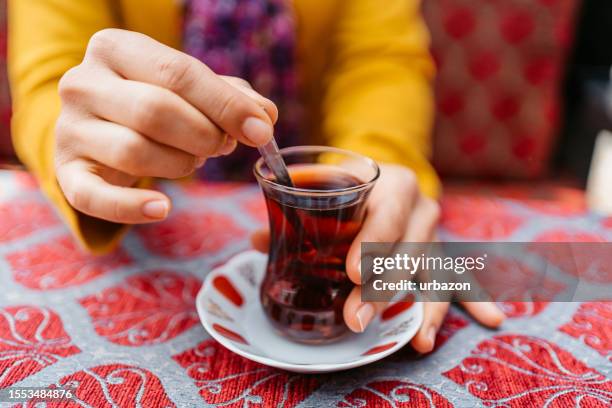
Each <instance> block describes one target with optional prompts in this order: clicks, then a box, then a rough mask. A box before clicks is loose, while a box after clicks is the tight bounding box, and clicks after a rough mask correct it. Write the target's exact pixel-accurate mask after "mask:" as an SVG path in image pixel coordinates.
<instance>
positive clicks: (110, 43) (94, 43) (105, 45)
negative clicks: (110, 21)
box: [87, 28, 121, 58]
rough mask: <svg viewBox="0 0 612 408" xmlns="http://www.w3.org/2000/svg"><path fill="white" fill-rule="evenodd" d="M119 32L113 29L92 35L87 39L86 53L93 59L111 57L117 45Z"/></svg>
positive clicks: (106, 29)
mask: <svg viewBox="0 0 612 408" xmlns="http://www.w3.org/2000/svg"><path fill="white" fill-rule="evenodd" d="M120 31H121V30H118V29H115V28H105V29H103V30H100V31H98V32H96V33H94V35H92V36H91V38H90V39H89V44H88V45H87V53H88V54H90V55H92V56H94V57H102V58H106V57H107V56H108V55H111V54H112V53H113V51H114V49H115V48H116V47H117V46H118V44H119V33H120Z"/></svg>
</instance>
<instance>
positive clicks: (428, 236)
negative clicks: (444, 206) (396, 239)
mask: <svg viewBox="0 0 612 408" xmlns="http://www.w3.org/2000/svg"><path fill="white" fill-rule="evenodd" d="M439 221H440V205H439V204H438V203H437V202H436V201H434V200H432V199H430V198H427V197H424V196H420V197H419V199H418V200H417V203H416V205H415V206H414V209H413V211H412V214H411V215H410V221H409V222H408V229H407V231H406V234H405V236H404V239H403V241H404V242H431V241H432V240H433V239H434V237H435V235H436V228H437V226H438V222H439Z"/></svg>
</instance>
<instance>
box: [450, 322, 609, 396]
mask: <svg viewBox="0 0 612 408" xmlns="http://www.w3.org/2000/svg"><path fill="white" fill-rule="evenodd" d="M443 375H444V376H446V377H448V378H449V379H451V380H453V381H454V382H456V383H457V384H459V385H461V386H464V387H465V388H466V390H467V391H468V392H469V393H471V394H472V395H474V396H475V397H477V398H479V399H481V400H482V402H483V404H484V405H487V406H504V407H516V408H522V407H544V406H546V407H550V408H564V407H569V406H572V407H573V406H577V407H601V408H605V407H609V406H610V404H612V381H611V380H609V379H607V378H606V377H605V376H604V375H603V374H601V373H600V372H598V371H597V370H595V369H593V368H590V367H588V366H587V365H586V364H585V363H583V362H582V361H580V360H578V359H576V358H575V357H574V356H573V355H572V354H571V353H569V352H568V351H566V350H564V349H562V348H561V347H559V346H557V345H555V344H553V343H551V342H549V341H547V340H543V339H540V338H537V337H531V336H524V335H519V334H508V335H500V336H494V337H492V338H490V339H487V340H484V341H482V342H481V343H480V344H478V346H476V348H475V349H474V350H472V353H471V355H470V356H468V357H466V358H464V359H463V361H462V362H461V364H460V365H458V366H457V367H455V368H453V369H451V370H449V371H447V372H445V373H443Z"/></svg>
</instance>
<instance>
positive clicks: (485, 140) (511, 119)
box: [423, 0, 579, 178]
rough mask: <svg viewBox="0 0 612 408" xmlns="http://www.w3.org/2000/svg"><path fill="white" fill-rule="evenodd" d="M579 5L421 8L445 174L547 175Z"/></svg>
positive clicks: (437, 152)
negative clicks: (434, 67)
mask: <svg viewBox="0 0 612 408" xmlns="http://www.w3.org/2000/svg"><path fill="white" fill-rule="evenodd" d="M578 4H579V2H578V0H556V1H543V0H540V1H533V0H513V1H490V0H438V1H426V2H424V3H423V5H424V7H423V9H424V14H425V18H426V21H427V23H428V26H429V29H430V31H431V36H432V54H433V55H434V59H435V61H436V63H437V65H438V77H437V82H436V100H437V119H436V130H435V136H434V164H435V165H436V167H437V168H438V170H439V171H440V172H441V173H442V174H444V175H469V176H493V177H521V178H532V177H535V176H541V175H542V174H544V173H545V172H546V170H547V167H548V161H549V157H550V154H551V150H552V147H553V144H554V142H555V138H556V133H557V130H558V126H559V111H560V100H561V99H560V86H561V81H562V79H563V72H564V69H563V66H564V62H565V58H566V55H567V52H568V49H569V45H570V43H571V39H572V36H573V22H574V17H575V14H576V7H577V5H578Z"/></svg>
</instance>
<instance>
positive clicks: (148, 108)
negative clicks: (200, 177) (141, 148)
mask: <svg viewBox="0 0 612 408" xmlns="http://www.w3.org/2000/svg"><path fill="white" fill-rule="evenodd" d="M99 101H110V102H112V103H100V102H99ZM81 103H82V104H83V105H84V106H87V107H88V110H89V112H91V113H92V114H94V115H96V116H97V117H99V118H102V119H105V120H107V121H109V122H115V123H118V124H120V125H123V126H125V127H128V128H130V129H134V130H135V131H136V132H139V133H141V134H143V135H145V136H147V137H149V138H151V139H153V140H155V141H156V142H158V143H161V144H164V145H166V146H171V147H174V148H176V149H179V150H182V151H184V152H186V153H189V154H191V155H193V156H196V157H210V156H213V155H216V154H217V152H218V151H219V149H221V148H222V147H223V146H224V145H225V142H226V140H227V136H226V135H225V133H224V132H222V131H221V129H219V128H218V127H217V126H216V125H215V124H214V123H212V122H211V121H210V120H209V119H208V118H206V117H205V116H204V115H202V113H201V112H199V111H198V110H197V109H195V108H194V107H193V106H191V105H190V104H189V103H187V102H186V101H184V100H183V99H181V98H180V97H178V96H177V95H175V94H173V93H172V92H170V91H168V90H166V89H163V88H160V87H157V86H153V85H149V84H145V83H141V82H135V81H128V80H124V79H121V78H117V77H109V78H107V79H106V80H105V81H100V82H99V83H97V84H92V85H91V86H90V87H89V91H88V92H87V93H86V94H85V95H84V97H83V98H82V100H81Z"/></svg>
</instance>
